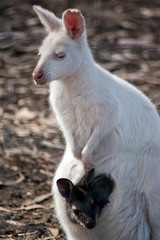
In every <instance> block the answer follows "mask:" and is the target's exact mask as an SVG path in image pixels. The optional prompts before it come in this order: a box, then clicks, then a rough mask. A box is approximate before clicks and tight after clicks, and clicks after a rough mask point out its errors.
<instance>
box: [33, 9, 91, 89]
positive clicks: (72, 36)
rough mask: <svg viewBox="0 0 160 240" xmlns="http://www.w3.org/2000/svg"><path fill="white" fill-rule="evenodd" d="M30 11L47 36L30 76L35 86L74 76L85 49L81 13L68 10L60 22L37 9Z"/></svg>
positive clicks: (52, 14)
mask: <svg viewBox="0 0 160 240" xmlns="http://www.w3.org/2000/svg"><path fill="white" fill-rule="evenodd" d="M33 8H34V10H35V12H36V13H37V15H38V17H39V18H40V20H41V23H42V24H43V25H44V27H45V29H46V30H47V32H48V35H47V37H46V38H45V39H44V41H43V44H42V46H41V47H40V48H39V54H38V55H39V56H40V59H39V61H38V64H37V66H36V68H35V70H34V72H33V79H34V81H35V83H36V84H38V85H43V84H46V83H48V82H51V81H52V80H57V79H65V78H68V77H70V76H72V75H75V74H76V73H77V72H78V71H79V69H80V65H81V63H82V61H83V60H84V59H83V52H85V50H84V45H87V44H86V35H85V21H84V18H83V16H82V14H81V12H80V11H79V10H76V9H72V10H71V9H68V10H66V11H65V12H64V13H63V15H62V19H60V18H58V17H56V16H55V15H54V13H52V12H50V11H48V10H46V9H44V8H42V7H40V6H34V7H33ZM82 71H83V70H82Z"/></svg>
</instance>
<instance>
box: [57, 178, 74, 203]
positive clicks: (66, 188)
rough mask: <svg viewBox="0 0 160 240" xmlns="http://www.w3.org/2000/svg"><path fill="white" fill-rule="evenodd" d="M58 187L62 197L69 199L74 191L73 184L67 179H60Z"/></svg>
mask: <svg viewBox="0 0 160 240" xmlns="http://www.w3.org/2000/svg"><path fill="white" fill-rule="evenodd" d="M57 187H58V190H59V192H60V194H61V195H62V197H64V198H66V199H68V198H69V196H70V194H71V192H72V191H73V187H74V185H73V183H72V182H71V181H70V180H69V179H67V178H60V179H58V180H57Z"/></svg>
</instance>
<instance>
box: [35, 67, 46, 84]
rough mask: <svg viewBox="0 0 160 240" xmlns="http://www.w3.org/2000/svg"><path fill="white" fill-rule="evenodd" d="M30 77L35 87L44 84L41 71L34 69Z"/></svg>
mask: <svg viewBox="0 0 160 240" xmlns="http://www.w3.org/2000/svg"><path fill="white" fill-rule="evenodd" d="M32 77H33V79H34V81H35V83H36V84H37V85H43V84H45V81H44V74H43V71H41V70H39V69H35V70H34V72H33V74H32Z"/></svg>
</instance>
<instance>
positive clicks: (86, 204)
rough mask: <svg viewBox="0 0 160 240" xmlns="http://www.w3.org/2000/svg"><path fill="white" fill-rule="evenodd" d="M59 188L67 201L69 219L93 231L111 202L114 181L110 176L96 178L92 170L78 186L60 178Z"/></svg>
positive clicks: (104, 175) (103, 175)
mask: <svg viewBox="0 0 160 240" xmlns="http://www.w3.org/2000/svg"><path fill="white" fill-rule="evenodd" d="M57 187H58V189H59V192H60V194H61V195H62V197H63V198H65V200H66V212H67V215H68V217H69V219H70V220H71V221H72V222H74V223H78V224H80V225H82V226H85V227H86V228H88V229H91V228H94V227H95V226H96V222H97V218H98V217H99V215H100V213H101V210H102V208H103V207H104V206H106V205H107V203H108V202H109V201H108V198H109V196H110V194H111V192H112V190H113V187H114V181H113V179H112V178H111V176H110V175H106V174H100V175H97V176H94V169H92V170H90V171H89V172H88V173H87V174H86V175H85V176H84V177H83V178H82V179H81V180H80V181H79V182H78V183H77V184H76V185H74V184H73V183H72V182H71V181H70V180H69V179H66V178H60V179H58V180H57Z"/></svg>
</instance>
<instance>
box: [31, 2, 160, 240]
mask: <svg viewBox="0 0 160 240" xmlns="http://www.w3.org/2000/svg"><path fill="white" fill-rule="evenodd" d="M34 10H35V11H36V13H37V14H38V16H39V18H40V20H41V22H42V24H43V25H44V26H45V28H46V29H47V31H48V36H47V37H46V39H45V40H44V42H43V44H42V46H41V47H40V49H39V53H40V55H41V57H40V60H39V62H38V65H37V67H36V69H35V70H34V72H33V78H34V80H35V82H36V83H37V84H38V85H43V84H46V83H50V104H51V106H52V108H53V110H54V112H55V115H56V118H57V121H58V123H59V125H60V127H61V129H62V132H63V134H64V137H65V140H66V151H65V154H64V156H63V159H62V162H61V163H60V165H59V167H58V169H57V171H56V174H55V178H54V181H53V193H54V200H55V208H56V213H57V216H58V218H59V221H60V223H61V225H62V227H63V229H64V231H65V233H66V235H67V239H68V240H82V239H83V240H151V239H152V240H160V118H159V115H158V113H157V111H156V109H155V107H154V106H153V104H152V103H151V102H150V100H149V99H148V98H147V97H146V96H144V95H143V94H142V93H141V92H140V91H139V90H137V89H136V88H134V87H133V86H132V85H130V84H128V83H127V82H126V81H124V80H122V79H120V78H119V77H116V76H114V75H113V74H111V73H109V72H107V71H105V70H104V69H102V68H101V67H100V66H99V65H97V64H96V63H95V61H94V59H93V57H92V54H91V52H90V49H89V47H88V44H87V39H86V30H85V21H84V18H83V16H82V15H81V13H80V11H78V10H66V11H65V12H64V13H63V16H62V19H59V18H57V17H56V16H55V15H54V14H53V13H52V12H49V11H47V10H45V9H43V8H41V7H37V6H35V7H34ZM78 159H80V160H81V161H79V160H78ZM90 165H93V166H94V168H95V171H96V174H99V173H104V172H109V173H110V174H111V176H112V177H113V179H115V182H116V187H115V189H114V191H113V192H112V194H111V196H110V199H111V204H109V206H107V207H106V208H104V210H103V211H102V214H101V215H100V217H99V218H98V221H97V225H96V227H95V228H93V229H91V230H89V229H86V228H83V227H82V226H80V225H76V224H74V223H72V222H71V221H69V219H68V216H67V213H66V208H65V201H64V199H63V197H62V196H61V195H60V193H59V191H58V188H57V184H56V182H57V180H58V179H59V178H68V179H70V180H71V181H72V182H73V183H74V184H76V183H77V182H78V181H79V179H81V177H82V175H84V167H83V166H85V168H86V167H87V166H90Z"/></svg>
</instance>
